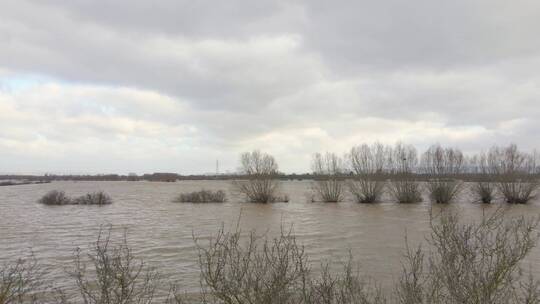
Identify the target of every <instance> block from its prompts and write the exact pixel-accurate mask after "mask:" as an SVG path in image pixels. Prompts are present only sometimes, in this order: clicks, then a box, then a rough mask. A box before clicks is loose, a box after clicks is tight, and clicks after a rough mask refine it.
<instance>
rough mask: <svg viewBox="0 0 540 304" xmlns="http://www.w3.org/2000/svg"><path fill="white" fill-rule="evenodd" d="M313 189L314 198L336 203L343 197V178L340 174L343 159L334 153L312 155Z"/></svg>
mask: <svg viewBox="0 0 540 304" xmlns="http://www.w3.org/2000/svg"><path fill="white" fill-rule="evenodd" d="M312 168H313V175H314V176H315V181H314V182H313V189H314V191H315V194H316V200H320V201H323V202H329V203H336V202H339V201H341V200H342V199H343V180H342V177H341V175H342V174H343V171H344V168H345V167H344V163H343V159H342V158H341V157H339V156H337V155H336V154H335V153H328V152H327V153H326V154H324V155H322V154H320V153H316V154H315V155H313V162H312Z"/></svg>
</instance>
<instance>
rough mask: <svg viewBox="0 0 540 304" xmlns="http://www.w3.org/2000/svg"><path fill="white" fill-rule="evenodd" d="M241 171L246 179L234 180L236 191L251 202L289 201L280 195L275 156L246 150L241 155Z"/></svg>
mask: <svg viewBox="0 0 540 304" xmlns="http://www.w3.org/2000/svg"><path fill="white" fill-rule="evenodd" d="M240 165H241V169H240V170H241V173H242V174H244V176H245V177H246V180H237V181H233V187H234V189H235V190H236V191H238V192H240V193H241V194H243V195H245V196H246V198H247V199H248V200H249V201H250V202H254V203H270V202H275V201H287V200H288V199H287V198H286V197H285V196H280V195H279V194H278V191H279V181H278V180H277V179H276V176H277V174H278V164H277V162H276V160H275V159H274V157H273V156H271V155H269V154H266V153H262V152H260V151H258V150H255V151H253V152H246V153H243V154H242V155H241V156H240Z"/></svg>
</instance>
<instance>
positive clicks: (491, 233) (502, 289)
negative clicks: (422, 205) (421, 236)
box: [397, 210, 540, 304]
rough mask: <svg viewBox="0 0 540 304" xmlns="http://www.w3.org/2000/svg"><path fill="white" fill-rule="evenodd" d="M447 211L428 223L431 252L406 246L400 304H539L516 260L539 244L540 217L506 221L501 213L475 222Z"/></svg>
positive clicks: (534, 284) (536, 292)
mask: <svg viewBox="0 0 540 304" xmlns="http://www.w3.org/2000/svg"><path fill="white" fill-rule="evenodd" d="M459 218H460V216H459V215H458V214H457V213H454V212H449V211H446V212H444V213H442V214H441V215H440V216H439V217H438V218H433V217H432V219H431V230H432V232H431V237H430V238H429V245H430V247H431V248H432V249H431V250H429V251H426V250H424V249H422V248H421V247H418V249H416V250H411V249H410V248H409V246H407V251H406V261H405V264H404V267H403V274H402V276H401V279H400V281H399V283H398V285H397V297H398V303H402V304H418V303H420V304H422V303H425V304H428V303H429V304H438V303H455V304H458V303H460V304H469V303H471V304H472V303H486V304H487V303H490V304H497V303H500V304H503V303H540V302H539V301H540V298H539V289H538V284H537V282H534V280H532V279H531V280H527V279H526V278H524V276H523V274H522V271H521V269H520V267H519V265H520V262H521V261H522V260H523V259H524V258H525V257H526V256H527V254H528V253H529V252H530V251H531V249H532V248H533V247H534V246H535V245H536V244H537V240H538V234H537V232H536V231H535V230H536V227H537V226H538V219H525V218H523V217H519V218H514V219H509V220H507V219H505V218H504V214H503V212H502V211H501V210H498V211H496V212H495V213H493V214H491V215H489V216H484V217H483V218H482V220H481V221H480V222H478V223H474V222H473V223H462V222H461V221H460V220H459Z"/></svg>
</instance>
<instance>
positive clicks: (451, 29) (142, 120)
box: [0, 0, 540, 172]
mask: <svg viewBox="0 0 540 304" xmlns="http://www.w3.org/2000/svg"><path fill="white" fill-rule="evenodd" d="M0 6H1V7H0V43H1V46H2V47H1V48H0V93H1V94H0V109H2V110H3V111H4V112H3V113H0V117H2V121H0V147H2V148H6V147H7V148H9V149H10V151H21V153H23V152H24V151H28V150H32V151H38V150H39V149H42V151H43V152H42V154H41V155H42V156H40V153H38V152H35V153H30V154H28V155H27V156H26V157H27V159H33V160H36V159H43V158H45V159H46V157H45V156H43V155H48V156H49V157H51V156H50V155H52V153H49V152H47V151H54V150H62V151H65V153H74V154H76V155H81V156H80V157H83V156H85V157H86V156H88V155H91V154H92V153H94V154H95V153H99V152H100V150H99V149H90V150H89V151H85V150H84V149H82V148H80V147H79V148H78V146H77V145H83V143H84V144H85V145H92V144H95V145H107V146H111V147H115V148H117V149H122V147H125V150H126V153H125V155H126V156H125V157H126V158H127V159H128V160H129V159H131V161H133V162H143V160H146V161H149V162H152V159H153V158H152V157H151V156H152V155H158V154H165V155H168V156H169V157H171V158H172V159H173V160H174V161H173V163H175V164H176V165H177V166H178V168H183V169H185V168H188V169H187V170H191V171H192V172H197V171H198V169H197V166H202V165H201V164H203V163H206V161H205V159H204V158H214V157H220V158H223V159H226V161H224V165H225V166H228V167H229V168H234V167H235V164H234V162H235V161H236V156H235V155H236V153H238V152H239V151H242V150H245V149H252V148H261V149H266V150H269V151H270V152H272V153H274V154H276V156H277V158H278V160H282V161H283V163H284V164H283V166H282V167H283V169H284V170H286V171H287V170H289V171H293V170H297V171H302V170H307V169H308V167H309V159H305V157H306V156H307V155H310V154H311V153H313V152H316V151H323V150H334V151H336V152H339V151H344V150H346V149H348V147H350V145H353V144H356V143H358V142H361V141H371V140H377V139H382V140H387V141H388V142H392V141H394V140H404V141H409V142H411V143H413V144H417V145H419V146H420V147H424V146H425V145H427V144H429V143H431V142H433V141H439V142H442V143H448V144H452V145H458V146H460V147H463V148H464V149H466V150H467V151H476V150H478V149H481V148H483V147H484V148H485V147H488V146H490V145H492V144H493V143H495V142H500V143H507V142H510V141H515V142H517V143H518V144H522V145H523V146H525V147H527V148H532V146H533V145H534V143H532V142H533V140H531V138H535V136H536V134H535V130H536V129H537V128H538V127H540V125H538V123H537V121H538V120H537V119H536V117H538V115H539V114H540V107H539V106H538V96H540V90H539V88H540V77H538V74H537V71H538V70H539V69H540V42H539V40H538V39H537V37H536V36H537V29H538V28H539V27H540V21H539V20H540V4H539V3H538V2H537V1H533V0H525V1H520V2H519V3H516V2H508V1H502V0H495V1H485V0H473V1H470V0H457V1H446V2H441V1H428V0H421V1H414V2H410V1H409V2H407V1H400V0H388V1H339V2H328V1H318V0H316V1H301V0H297V1H277V0H276V1H271V0H264V1H232V2H230V1H228V2H216V1H172V0H171V1H169V0H167V1H158V2H155V1H154V2H148V1H139V0H132V1H127V0H119V1H107V2H96V1H87V0H84V1H83V0H74V1H59V0H44V1H37V0H34V1H30V0H7V1H4V2H3V3H2V4H1V5H0ZM36 75H37V77H40V76H42V77H45V78H46V81H45V82H46V84H45V85H36V86H29V87H26V88H22V89H19V90H10V89H9V85H6V84H5V81H6V80H7V82H9V80H10V79H14V78H23V79H24V78H27V77H34V76H36ZM8 111H9V112H8ZM37 125H39V126H40V127H39V128H38V127H37ZM25 147H31V149H25ZM3 150H4V151H6V150H5V149H3ZM2 153H6V154H7V153H8V152H2ZM10 153H11V152H10ZM28 153H29V152H28ZM174 153H181V154H182V155H183V157H184V158H185V159H189V162H188V163H185V162H184V160H181V159H180V158H175V157H174V156H173V154H174ZM10 155H11V156H10V157H12V158H15V156H14V155H15V154H10ZM231 155H232V156H231ZM0 156H1V155H0ZM119 158H120V156H119V155H115V156H114V157H111V159H115V161H114V162H115V163H117V164H119V165H118V166H120V164H124V165H125V164H127V163H128V162H129V161H128V160H126V161H118V159H119ZM55 159H56V158H55ZM111 159H102V160H101V161H103V163H107V164H110V163H111V162H112V161H111ZM60 160H61V158H57V160H55V161H54V162H53V163H54V166H61V165H59V164H60V163H61V161H60ZM35 163H38V162H37V161H35ZM158 163H159V162H156V164H158ZM160 164H161V163H160ZM164 164H165V163H163V166H164ZM51 166H53V165H51ZM70 166H71V167H73V168H75V167H76V163H73V164H72V165H70ZM139 166H141V167H142V166H143V165H139ZM149 166H150V165H149ZM156 166H157V165H156ZM160 166H161V165H160ZM104 167H105V166H104ZM145 168H147V167H145ZM0 170H2V168H0Z"/></svg>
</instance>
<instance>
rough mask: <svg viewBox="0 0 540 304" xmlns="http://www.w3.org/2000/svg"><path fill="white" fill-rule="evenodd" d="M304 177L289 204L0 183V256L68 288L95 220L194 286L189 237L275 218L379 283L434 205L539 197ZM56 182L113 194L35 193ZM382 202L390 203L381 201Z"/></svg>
mask: <svg viewBox="0 0 540 304" xmlns="http://www.w3.org/2000/svg"><path fill="white" fill-rule="evenodd" d="M311 187H312V185H311V182H310V181H287V182H283V184H282V191H283V192H284V193H286V194H287V195H288V196H289V198H290V202H289V203H273V204H251V203H243V202H242V199H241V198H240V197H239V196H237V195H235V194H234V193H231V192H229V191H228V190H229V189H230V183H229V182H227V181H183V182H177V183H152V182H53V183H50V184H40V185H22V186H17V187H2V188H0V214H1V218H0V264H2V263H3V262H6V261H8V260H13V259H15V258H17V257H19V256H21V255H24V254H28V253H29V252H30V251H33V253H34V255H35V257H36V258H37V259H38V260H39V261H40V263H41V264H42V265H44V266H45V267H46V268H47V269H48V271H47V273H46V274H45V275H46V278H47V279H50V280H51V281H54V282H56V283H57V284H58V285H61V286H65V287H68V288H69V286H70V285H71V284H72V281H70V280H69V279H68V277H67V276H66V275H65V271H66V269H67V268H68V267H69V266H70V263H71V261H72V257H73V251H74V249H75V248H76V247H81V248H83V249H85V248H87V247H88V246H89V244H90V243H91V242H94V241H95V240H96V236H97V234H98V231H99V228H100V225H104V224H113V225H114V231H113V233H114V234H118V235H119V234H121V231H122V228H124V227H126V228H127V229H128V242H129V245H130V246H131V247H132V248H133V249H134V254H135V255H136V256H137V257H139V258H142V259H144V260H145V261H146V262H147V264H148V265H150V266H154V267H156V268H157V270H158V271H159V272H160V273H161V274H162V275H164V277H165V278H166V279H167V280H168V281H177V282H178V283H179V285H180V286H182V288H183V289H187V290H188V291H196V290H197V289H198V287H199V268H198V266H197V255H196V249H195V245H194V242H193V235H195V236H196V237H199V238H207V237H209V236H211V235H215V233H216V231H217V230H218V229H219V228H220V227H221V226H222V225H224V226H225V229H233V228H234V227H236V225H237V223H239V227H240V228H241V229H242V230H245V231H247V230H251V229H257V230H258V231H259V232H260V233H264V232H268V233H269V234H275V233H277V232H278V231H279V229H280V226H282V225H284V226H285V227H290V226H291V225H292V227H293V230H294V233H295V235H296V236H297V238H298V241H299V242H300V243H301V244H303V245H305V246H306V251H307V253H308V255H309V258H310V261H311V262H312V263H313V265H314V267H317V265H319V264H320V262H323V261H331V262H339V261H346V260H347V257H348V254H349V250H350V251H351V252H352V254H353V257H354V258H355V260H356V261H358V262H360V264H361V269H362V271H364V272H365V273H367V274H369V275H370V276H371V277H373V278H374V279H376V280H378V281H379V282H381V283H382V285H383V287H384V286H390V283H391V282H393V281H394V280H395V279H396V276H397V275H398V274H399V272H400V269H401V264H400V261H401V258H402V255H403V248H404V237H405V231H407V235H408V238H409V241H410V242H412V243H413V244H416V243H418V242H420V241H423V240H424V237H425V234H426V233H427V232H429V221H428V220H429V217H428V213H429V210H430V208H431V207H432V206H434V208H435V209H441V208H459V209H461V211H462V214H463V216H465V217H470V218H473V219H478V218H479V217H480V216H481V214H482V212H483V211H485V210H486V209H488V210H494V209H496V208H497V207H498V206H508V207H510V209H509V210H508V213H509V214H510V215H538V214H539V213H540V202H539V201H538V200H534V201H531V202H530V203H528V204H527V205H515V206H509V205H507V204H506V203H504V202H502V201H497V202H495V203H494V204H491V205H482V204H473V203H471V202H470V199H468V198H467V193H464V194H463V195H462V196H461V198H460V199H458V200H457V202H456V203H453V204H450V205H443V206H441V205H432V204H431V203H429V202H428V199H427V197H425V198H424V201H423V202H420V203H416V204H397V203H394V202H389V200H384V199H383V202H381V203H377V204H358V203H355V202H353V200H352V199H351V198H346V199H345V201H344V202H340V203H337V204H333V203H312V202H311V201H310V199H309V196H310V193H311V192H312V189H311ZM203 188H204V189H209V190H219V189H224V190H227V196H228V198H229V199H228V201H227V202H225V203H218V204H212V203H210V204H178V203H172V200H173V199H174V198H175V197H177V196H178V194H179V193H182V192H189V191H196V190H200V189H203ZM53 189H61V190H64V191H65V192H66V194H68V195H71V196H78V195H83V194H85V193H88V192H93V191H98V190H103V191H105V192H107V193H108V194H110V195H111V197H112V198H113V200H114V203H113V204H112V205H107V206H80V205H68V206H44V205H41V204H38V203H37V200H38V199H39V198H40V197H41V196H42V195H43V194H45V193H46V192H48V191H49V190H53ZM386 201H388V202H386ZM526 261H527V262H526V265H525V266H526V268H528V266H529V265H530V266H532V268H533V271H534V272H535V274H537V275H538V274H539V272H538V271H537V270H538V269H539V268H540V267H538V266H540V249H539V248H534V249H533V250H532V253H531V255H530V256H529V257H528V258H527V260H526Z"/></svg>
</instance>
